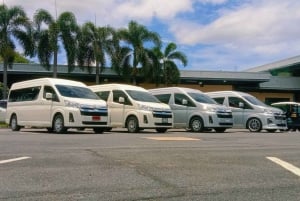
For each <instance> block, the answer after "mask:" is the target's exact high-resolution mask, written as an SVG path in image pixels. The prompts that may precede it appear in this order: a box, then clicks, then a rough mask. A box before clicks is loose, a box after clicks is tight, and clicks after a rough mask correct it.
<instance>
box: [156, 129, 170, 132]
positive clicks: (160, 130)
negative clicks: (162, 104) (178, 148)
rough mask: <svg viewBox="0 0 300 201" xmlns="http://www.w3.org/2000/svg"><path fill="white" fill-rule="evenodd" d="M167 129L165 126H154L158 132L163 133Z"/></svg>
mask: <svg viewBox="0 0 300 201" xmlns="http://www.w3.org/2000/svg"><path fill="white" fill-rule="evenodd" d="M167 130H168V129H167V128H156V131H157V132H158V133H165V132H166V131H167Z"/></svg>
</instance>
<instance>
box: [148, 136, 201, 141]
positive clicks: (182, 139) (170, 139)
mask: <svg viewBox="0 0 300 201" xmlns="http://www.w3.org/2000/svg"><path fill="white" fill-rule="evenodd" d="M144 138H146V139H150V140H161V141H195V140H200V139H198V138H190V137H144Z"/></svg>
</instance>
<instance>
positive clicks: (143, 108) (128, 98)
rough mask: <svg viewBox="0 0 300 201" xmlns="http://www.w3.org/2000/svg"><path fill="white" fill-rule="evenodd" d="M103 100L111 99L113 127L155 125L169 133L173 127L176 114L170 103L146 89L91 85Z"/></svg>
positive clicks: (133, 131) (156, 127)
mask: <svg viewBox="0 0 300 201" xmlns="http://www.w3.org/2000/svg"><path fill="white" fill-rule="evenodd" d="M89 87H90V89H92V91H94V92H95V93H96V94H97V95H98V96H99V97H100V98H101V99H103V100H105V101H107V106H108V111H109V114H110V118H111V119H110V126H111V127H112V128H114V127H123V128H127V129H128V131H129V132H130V133H136V132H138V131H139V130H141V129H145V128H154V129H156V131H157V132H161V133H163V132H166V131H167V129H169V128H172V126H173V114H172V111H171V109H170V107H169V106H168V105H167V104H164V103H161V102H160V101H159V100H157V98H155V97H154V96H153V95H152V94H150V93H149V92H148V91H147V90H146V89H144V88H142V87H138V86H132V85H126V84H102V85H94V86H89Z"/></svg>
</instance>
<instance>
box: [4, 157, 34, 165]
mask: <svg viewBox="0 0 300 201" xmlns="http://www.w3.org/2000/svg"><path fill="white" fill-rule="evenodd" d="M29 158H31V157H27V156H24V157H19V158H12V159H8V160H3V161H0V164H4V163H11V162H15V161H20V160H25V159H29Z"/></svg>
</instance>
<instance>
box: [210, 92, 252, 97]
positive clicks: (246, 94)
mask: <svg viewBox="0 0 300 201" xmlns="http://www.w3.org/2000/svg"><path fill="white" fill-rule="evenodd" d="M206 94H207V95H238V96H249V95H250V94H248V93H245V92H241V91H213V92H206Z"/></svg>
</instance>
